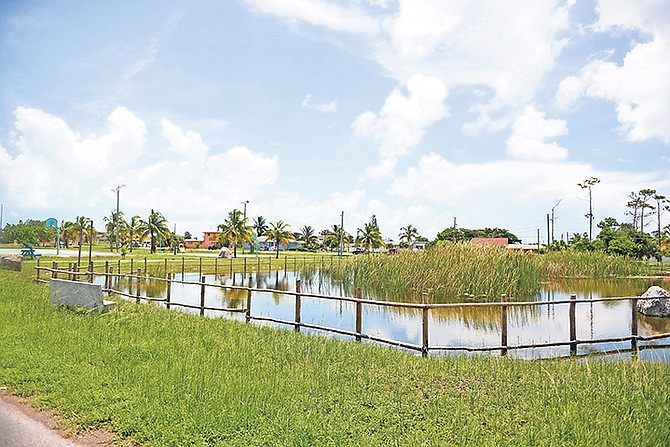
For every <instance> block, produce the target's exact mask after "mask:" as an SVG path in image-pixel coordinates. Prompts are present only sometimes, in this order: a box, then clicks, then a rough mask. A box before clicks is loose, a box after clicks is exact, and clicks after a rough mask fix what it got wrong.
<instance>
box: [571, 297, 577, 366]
mask: <svg viewBox="0 0 670 447" xmlns="http://www.w3.org/2000/svg"><path fill="white" fill-rule="evenodd" d="M576 300H577V295H575V294H574V293H573V294H571V295H570V312H569V318H570V355H573V356H574V355H577V325H576V322H575V306H576V304H575V303H576Z"/></svg>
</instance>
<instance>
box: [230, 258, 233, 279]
mask: <svg viewBox="0 0 670 447" xmlns="http://www.w3.org/2000/svg"><path fill="white" fill-rule="evenodd" d="M230 276H233V258H230Z"/></svg>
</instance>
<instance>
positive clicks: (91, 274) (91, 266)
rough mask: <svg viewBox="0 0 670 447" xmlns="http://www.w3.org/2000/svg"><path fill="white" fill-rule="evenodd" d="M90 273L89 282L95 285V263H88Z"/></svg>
mask: <svg viewBox="0 0 670 447" xmlns="http://www.w3.org/2000/svg"><path fill="white" fill-rule="evenodd" d="M88 271H89V276H88V279H89V281H88V282H90V283H91V284H93V261H91V262H89V263H88Z"/></svg>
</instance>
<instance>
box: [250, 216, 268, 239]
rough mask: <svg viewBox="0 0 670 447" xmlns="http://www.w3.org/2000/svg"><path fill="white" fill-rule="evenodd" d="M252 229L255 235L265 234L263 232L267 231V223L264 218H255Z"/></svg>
mask: <svg viewBox="0 0 670 447" xmlns="http://www.w3.org/2000/svg"><path fill="white" fill-rule="evenodd" d="M253 227H254V230H256V234H257V235H259V236H261V235H263V234H265V232H266V231H267V230H268V223H267V221H266V220H265V217H263V216H258V217H257V218H255V219H254V222H253Z"/></svg>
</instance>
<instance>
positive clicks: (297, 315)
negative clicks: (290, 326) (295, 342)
mask: <svg viewBox="0 0 670 447" xmlns="http://www.w3.org/2000/svg"><path fill="white" fill-rule="evenodd" d="M301 291H302V289H301V286H300V280H299V279H296V280H295V293H296V295H295V331H296V332H300V304H301V303H300V292H301Z"/></svg>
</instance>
